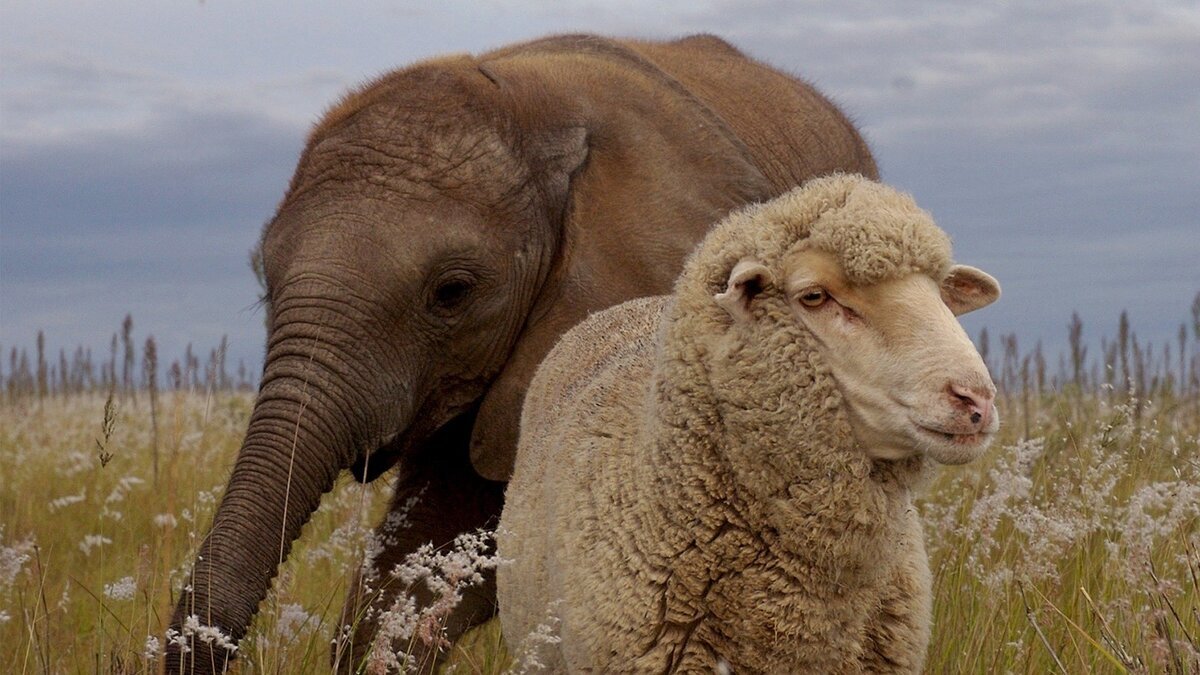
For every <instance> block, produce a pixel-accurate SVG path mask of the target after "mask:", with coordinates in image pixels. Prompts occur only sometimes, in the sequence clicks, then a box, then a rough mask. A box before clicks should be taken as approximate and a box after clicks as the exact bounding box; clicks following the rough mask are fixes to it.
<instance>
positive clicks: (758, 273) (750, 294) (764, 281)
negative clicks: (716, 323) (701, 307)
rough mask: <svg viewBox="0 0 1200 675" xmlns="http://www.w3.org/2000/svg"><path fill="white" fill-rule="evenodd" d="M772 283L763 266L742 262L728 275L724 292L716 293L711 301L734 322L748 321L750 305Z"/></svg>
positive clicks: (751, 261)
mask: <svg viewBox="0 0 1200 675" xmlns="http://www.w3.org/2000/svg"><path fill="white" fill-rule="evenodd" d="M772 283H774V278H773V277H772V276H771V271H770V270H768V269H767V268H766V266H765V265H763V264H762V263H760V262H758V261H757V260H743V261H741V262H739V263H738V264H737V265H735V266H734V268H733V270H732V271H731V272H730V273H729V283H728V284H726V286H725V292H724V293H717V294H716V295H714V296H713V299H714V300H716V301H717V304H718V305H720V306H721V307H724V308H725V311H726V312H729V315H730V316H732V317H733V318H734V319H735V320H737V321H749V320H750V319H751V316H752V315H751V313H750V303H752V302H754V299H755V298H756V297H758V296H759V294H760V293H762V292H763V291H764V290H766V288H767V287H768V286H770V285H771V284H772Z"/></svg>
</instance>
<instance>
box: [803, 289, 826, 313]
mask: <svg viewBox="0 0 1200 675" xmlns="http://www.w3.org/2000/svg"><path fill="white" fill-rule="evenodd" d="M828 299H829V294H828V293H826V292H825V289H823V288H810V289H808V290H806V291H804V292H803V293H801V294H800V304H802V305H804V306H805V307H814V308H815V307H820V306H821V305H823V304H825V301H826V300H828Z"/></svg>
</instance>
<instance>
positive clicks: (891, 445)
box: [717, 246, 1000, 464]
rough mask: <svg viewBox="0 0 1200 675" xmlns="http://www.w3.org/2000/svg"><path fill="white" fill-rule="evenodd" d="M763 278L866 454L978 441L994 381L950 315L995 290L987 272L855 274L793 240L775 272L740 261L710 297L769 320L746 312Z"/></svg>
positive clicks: (993, 424) (965, 457)
mask: <svg viewBox="0 0 1200 675" xmlns="http://www.w3.org/2000/svg"><path fill="white" fill-rule="evenodd" d="M769 288H778V293H779V295H780V296H782V298H783V300H784V302H786V306H787V308H788V310H789V312H788V313H787V314H785V315H784V316H785V317H786V319H785V320H793V321H796V322H798V323H799V324H800V325H802V326H803V327H804V328H805V329H806V330H807V332H808V333H810V334H811V336H812V337H813V338H814V344H815V347H816V349H817V351H818V352H819V354H820V356H821V358H822V359H823V361H824V362H825V363H827V364H828V366H829V369H830V370H831V372H832V374H833V377H834V380H835V381H836V382H837V384H838V388H839V389H840V391H841V393H842V396H843V398H844V401H845V406H846V412H847V415H848V418H849V421H850V426H851V428H852V430H853V432H854V435H855V437H856V439H857V440H858V442H859V445H860V446H861V447H862V448H863V449H864V450H865V451H866V453H867V454H868V456H870V457H872V458H874V459H888V460H893V459H903V458H906V457H910V456H913V455H916V454H922V455H925V456H928V457H930V458H931V459H933V460H935V461H937V462H940V463H943V464H962V463H965V462H968V461H971V460H972V459H975V458H976V457H977V456H978V455H979V454H980V453H981V452H983V450H984V449H985V448H986V447H987V445H988V443H989V442H990V440H991V438H992V436H993V435H994V433H995V431H996V430H997V428H998V426H999V419H998V415H997V413H996V408H995V405H994V402H993V399H994V397H995V393H996V388H995V385H994V384H993V383H992V380H991V377H990V376H989V375H988V372H987V368H986V367H985V366H984V364H983V360H982V359H981V358H980V356H979V353H978V352H977V351H976V350H975V347H974V345H972V344H971V341H970V339H968V338H967V335H966V333H965V332H964V331H963V329H962V327H961V326H960V325H959V323H958V321H957V320H956V318H955V316H956V315H958V314H964V313H966V312H969V311H971V310H974V309H978V308H980V307H983V306H985V305H988V304H990V303H991V302H993V301H994V300H995V299H996V298H997V297H998V296H999V292H1000V288H999V285H998V284H997V283H996V281H995V279H993V278H992V277H991V276H989V275H987V274H986V273H984V272H982V271H980V270H977V269H975V268H973V267H968V266H965V265H954V266H952V267H951V268H950V270H949V271H948V273H947V274H946V276H945V277H944V278H943V279H941V280H940V283H939V281H938V280H935V279H933V278H931V277H930V276H928V275H926V274H923V273H921V272H912V273H908V274H904V275H902V276H899V277H897V278H886V279H884V280H882V281H879V282H876V283H873V284H868V285H863V284H855V283H853V282H851V281H850V280H849V279H848V278H847V274H846V271H845V269H843V267H842V265H841V263H840V261H839V260H838V258H837V256H835V255H833V254H831V253H828V252H826V251H822V250H819V249H815V248H811V247H808V246H801V247H799V248H798V249H797V250H794V251H791V252H790V253H789V254H788V255H786V256H785V257H784V258H783V259H782V261H781V270H780V272H779V274H778V275H776V274H773V273H772V272H771V271H770V270H769V269H768V268H767V267H766V266H765V265H763V264H761V263H759V262H756V261H750V260H743V261H740V262H739V263H738V265H737V266H735V268H734V271H733V272H732V273H731V274H730V278H729V282H728V284H727V288H726V290H725V291H724V292H723V293H721V294H719V295H718V296H717V302H718V303H719V304H721V305H722V306H723V307H725V309H726V311H728V312H729V313H730V315H731V316H733V317H734V318H735V320H736V321H738V322H753V321H756V320H762V321H769V320H770V319H769V318H767V316H766V315H762V316H761V317H759V318H756V315H755V314H754V313H752V312H751V307H752V304H753V302H754V299H755V296H756V295H759V294H761V293H763V292H765V290H766V289H769Z"/></svg>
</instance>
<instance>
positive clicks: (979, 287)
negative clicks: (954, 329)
mask: <svg viewBox="0 0 1200 675" xmlns="http://www.w3.org/2000/svg"><path fill="white" fill-rule="evenodd" d="M999 297H1000V283H999V282H998V281H996V280H995V279H994V278H992V275H990V274H988V273H987V272H984V271H983V270H979V269H976V268H974V267H970V266H967V265H955V266H954V267H951V268H950V274H948V275H946V278H945V279H943V280H942V300H943V301H944V302H945V303H946V306H947V307H949V308H950V311H951V312H954V315H955V316H959V315H961V314H966V313H967V312H972V311H974V310H977V309H979V308H980V307H987V306H988V305H990V304H992V303H993V302H995V301H996V300H997V299H998V298H999Z"/></svg>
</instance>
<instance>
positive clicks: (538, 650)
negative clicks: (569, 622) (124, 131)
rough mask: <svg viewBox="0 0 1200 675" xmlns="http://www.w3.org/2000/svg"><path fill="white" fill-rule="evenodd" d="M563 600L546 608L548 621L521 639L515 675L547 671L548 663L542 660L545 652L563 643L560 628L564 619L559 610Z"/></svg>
mask: <svg viewBox="0 0 1200 675" xmlns="http://www.w3.org/2000/svg"><path fill="white" fill-rule="evenodd" d="M561 605H562V600H555V601H554V602H551V603H550V604H549V605H548V606H547V607H546V619H545V621H542V622H541V623H539V624H538V625H537V626H535V627H534V629H533V632H531V633H529V635H526V636H525V637H524V638H522V639H521V643H520V645H519V646H518V647H517V652H516V656H514V659H513V661H514V664H515V665H514V668H513V670H512V672H513V673H514V675H523V674H524V673H540V672H544V671H545V670H546V662H545V661H543V660H542V656H543V650H544V649H545V648H546V647H549V646H551V645H556V644H558V643H559V642H561V641H562V638H561V637H559V627H560V626H561V625H562V619H561V618H560V617H559V608H560V607H561Z"/></svg>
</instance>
